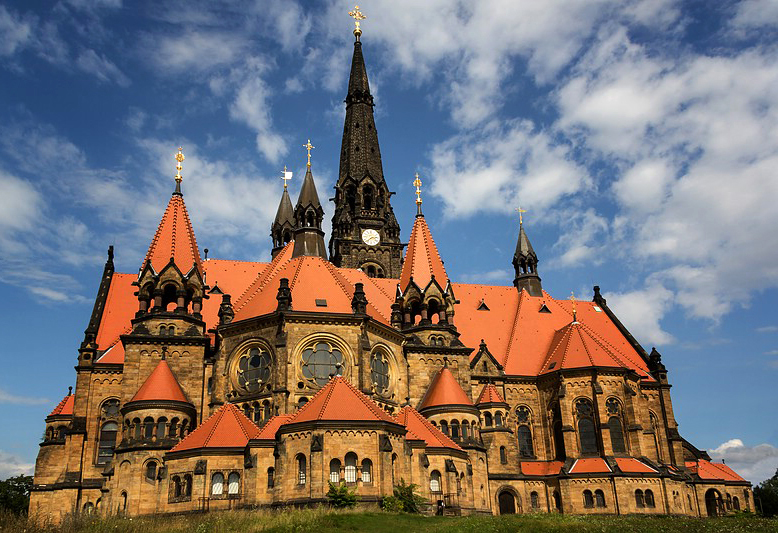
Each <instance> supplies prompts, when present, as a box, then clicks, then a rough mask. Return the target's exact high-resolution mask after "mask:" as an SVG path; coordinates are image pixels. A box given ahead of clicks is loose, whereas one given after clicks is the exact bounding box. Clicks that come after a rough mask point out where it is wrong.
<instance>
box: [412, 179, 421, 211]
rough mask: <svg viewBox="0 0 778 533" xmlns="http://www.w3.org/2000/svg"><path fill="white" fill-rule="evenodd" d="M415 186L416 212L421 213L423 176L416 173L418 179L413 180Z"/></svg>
mask: <svg viewBox="0 0 778 533" xmlns="http://www.w3.org/2000/svg"><path fill="white" fill-rule="evenodd" d="M413 186H414V187H416V214H417V215H421V178H419V173H418V172H417V173H416V179H415V180H413Z"/></svg>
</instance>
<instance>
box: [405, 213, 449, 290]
mask: <svg viewBox="0 0 778 533" xmlns="http://www.w3.org/2000/svg"><path fill="white" fill-rule="evenodd" d="M432 276H435V281H437V282H438V284H440V286H441V287H443V288H445V287H446V283H447V282H448V274H446V269H445V268H444V267H443V260H442V259H441V258H440V254H439V253H438V247H437V246H436V245H435V241H434V240H433V239H432V233H430V228H429V226H427V221H426V220H425V218H424V217H423V216H417V217H416V221H415V222H414V223H413V229H412V230H411V238H410V240H409V241H408V250H407V251H406V252H405V261H404V262H403V269H402V272H401V273H400V288H401V289H402V290H403V291H404V290H405V288H406V287H408V283H410V281H411V278H413V282H414V283H416V285H418V286H419V288H420V289H424V288H425V287H426V286H427V284H428V283H429V282H430V280H431V279H432Z"/></svg>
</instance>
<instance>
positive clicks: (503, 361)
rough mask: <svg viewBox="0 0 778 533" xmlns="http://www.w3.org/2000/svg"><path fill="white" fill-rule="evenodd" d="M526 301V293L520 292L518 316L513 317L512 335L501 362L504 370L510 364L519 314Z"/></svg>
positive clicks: (517, 307)
mask: <svg viewBox="0 0 778 533" xmlns="http://www.w3.org/2000/svg"><path fill="white" fill-rule="evenodd" d="M523 299H524V291H519V298H518V300H516V314H515V315H514V316H513V325H512V326H511V333H510V335H508V346H507V347H506V348H505V356H504V357H503V360H502V361H501V362H500V364H501V365H502V367H503V368H505V365H506V364H507V363H508V358H509V357H510V355H511V348H513V340H514V335H515V333H516V328H517V326H518V324H519V314H520V313H521V301H522V300H523Z"/></svg>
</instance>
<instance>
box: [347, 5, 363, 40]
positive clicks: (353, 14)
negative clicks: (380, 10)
mask: <svg viewBox="0 0 778 533" xmlns="http://www.w3.org/2000/svg"><path fill="white" fill-rule="evenodd" d="M348 16H349V17H351V18H353V19H354V36H355V37H356V38H357V41H358V40H359V36H360V35H362V30H361V29H359V21H360V20H365V19H366V18H367V17H366V16H365V14H364V13H362V12H361V11H360V10H359V6H354V11H349V12H348Z"/></svg>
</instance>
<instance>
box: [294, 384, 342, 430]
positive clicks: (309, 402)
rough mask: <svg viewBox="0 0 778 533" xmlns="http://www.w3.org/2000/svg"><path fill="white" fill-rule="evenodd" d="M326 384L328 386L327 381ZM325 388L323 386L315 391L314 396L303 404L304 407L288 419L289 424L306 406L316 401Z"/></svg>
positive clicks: (325, 386)
mask: <svg viewBox="0 0 778 533" xmlns="http://www.w3.org/2000/svg"><path fill="white" fill-rule="evenodd" d="M330 381H332V379H330ZM327 384H329V381H328V382H327ZM326 388H327V385H324V386H323V387H321V388H320V389H319V390H317V391H316V394H314V395H313V396H311V399H310V400H308V401H307V402H305V405H303V406H302V407H300V408H299V409H298V410H297V411H296V412H295V413H293V414H292V417H291V418H290V419H289V422H293V421H294V420H295V419H296V418H297V417H298V416H299V415H300V413H301V412H303V410H304V409H305V408H306V406H308V405H313V401H314V400H315V399H316V397H317V396H319V395H320V394H322V393H323V392H324V390H325V389H326Z"/></svg>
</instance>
